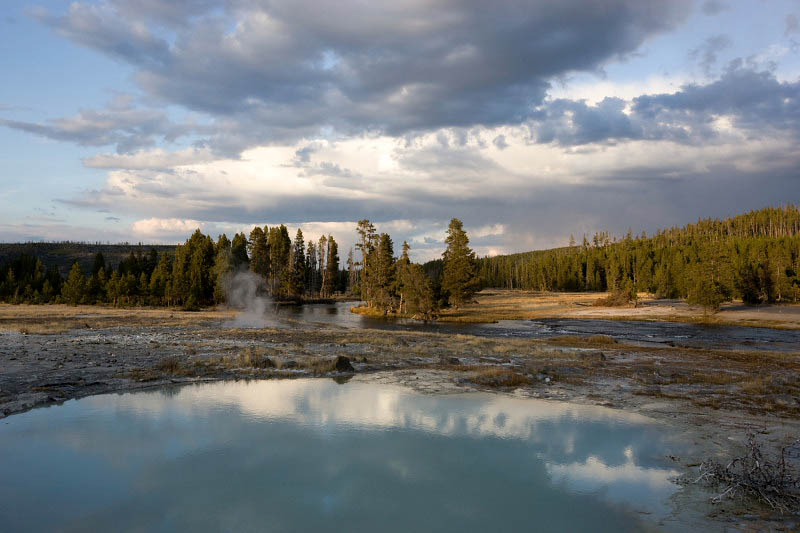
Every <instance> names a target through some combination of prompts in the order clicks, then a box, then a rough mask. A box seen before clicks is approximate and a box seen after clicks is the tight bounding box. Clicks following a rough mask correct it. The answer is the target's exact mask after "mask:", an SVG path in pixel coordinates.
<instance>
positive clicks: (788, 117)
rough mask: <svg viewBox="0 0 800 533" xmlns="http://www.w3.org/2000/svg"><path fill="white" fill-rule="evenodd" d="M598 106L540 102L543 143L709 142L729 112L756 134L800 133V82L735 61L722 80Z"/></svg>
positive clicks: (536, 129) (534, 122)
mask: <svg viewBox="0 0 800 533" xmlns="http://www.w3.org/2000/svg"><path fill="white" fill-rule="evenodd" d="M625 107H626V102H624V101H623V100H620V99H618V98H605V99H603V100H602V101H600V102H599V103H598V104H597V105H589V104H587V103H586V102H583V101H574V100H565V99H559V100H554V101H552V102H549V103H547V104H545V105H543V106H540V107H539V108H538V109H537V110H536V112H535V113H534V114H533V116H532V118H531V120H530V121H529V126H530V129H531V132H532V138H533V139H534V140H535V142H538V143H556V144H559V145H562V146H580V145H584V144H589V143H608V142H610V143H613V142H617V141H624V140H671V141H675V142H680V143H694V142H698V141H709V140H713V139H714V138H715V137H718V136H719V132H718V131H717V130H716V129H715V128H714V123H713V122H714V120H715V119H716V118H718V117H720V116H725V117H729V118H730V119H731V121H732V123H733V124H734V126H736V127H737V128H741V129H743V130H746V131H747V132H748V133H749V134H750V135H752V136H764V135H767V134H770V133H774V132H775V131H782V132H786V133H789V134H792V135H798V134H800V81H796V82H781V81H779V80H778V79H777V78H776V77H775V75H774V74H773V73H771V72H768V71H757V70H754V69H753V68H749V67H746V66H743V64H742V62H741V61H735V62H733V63H732V64H730V65H729V66H728V68H727V70H726V72H725V73H724V74H723V75H722V76H721V77H720V78H719V79H717V80H716V81H714V82H712V83H709V84H706V85H697V84H688V85H685V86H683V87H682V88H681V89H680V90H679V91H677V92H675V93H670V94H666V93H665V94H653V95H644V96H639V97H637V98H634V99H633V100H632V101H631V105H630V109H628V110H627V112H625Z"/></svg>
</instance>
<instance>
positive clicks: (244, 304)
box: [225, 270, 276, 328]
mask: <svg viewBox="0 0 800 533" xmlns="http://www.w3.org/2000/svg"><path fill="white" fill-rule="evenodd" d="M227 296H228V305H229V306H231V307H233V308H234V309H236V310H238V311H239V314H238V315H237V316H236V318H235V319H233V320H231V321H230V322H227V323H226V324H225V326H226V327H229V328H265V327H267V326H274V325H276V319H275V318H276V317H275V313H274V312H273V306H272V298H270V297H269V296H268V295H267V287H266V285H265V284H264V280H263V279H262V278H261V276H259V275H257V274H254V273H253V272H250V271H247V270H246V271H242V272H236V273H235V274H231V275H230V277H229V278H228V283H227Z"/></svg>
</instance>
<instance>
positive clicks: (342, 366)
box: [334, 355, 356, 372]
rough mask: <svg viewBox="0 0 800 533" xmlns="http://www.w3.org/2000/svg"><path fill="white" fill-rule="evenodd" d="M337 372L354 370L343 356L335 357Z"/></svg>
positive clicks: (348, 360)
mask: <svg viewBox="0 0 800 533" xmlns="http://www.w3.org/2000/svg"><path fill="white" fill-rule="evenodd" d="M334 368H336V371H337V372H355V371H356V369H355V368H353V365H352V364H350V359H349V358H347V357H345V356H344V355H339V356H336V363H335V364H334Z"/></svg>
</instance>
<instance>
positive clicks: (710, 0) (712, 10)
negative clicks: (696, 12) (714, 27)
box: [700, 0, 730, 16]
mask: <svg viewBox="0 0 800 533" xmlns="http://www.w3.org/2000/svg"><path fill="white" fill-rule="evenodd" d="M700 9H701V10H702V11H703V13H704V14H706V15H709V16H714V15H719V14H720V13H722V12H723V11H726V10H728V9H730V6H729V5H728V4H727V3H726V2H722V1H721V0H705V2H703V4H702V5H701V6H700Z"/></svg>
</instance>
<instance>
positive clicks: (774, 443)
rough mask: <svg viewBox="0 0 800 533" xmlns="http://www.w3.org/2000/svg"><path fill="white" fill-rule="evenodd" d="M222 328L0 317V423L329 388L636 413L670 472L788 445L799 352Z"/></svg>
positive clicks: (797, 409) (768, 515) (724, 519)
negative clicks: (668, 430) (99, 406)
mask: <svg viewBox="0 0 800 533" xmlns="http://www.w3.org/2000/svg"><path fill="white" fill-rule="evenodd" d="M491 297H492V296H491V295H483V296H482V297H481V298H487V299H488V298H491ZM503 297H504V298H505V299H506V303H504V304H503V305H509V304H508V303H507V302H508V295H503ZM560 297H564V296H563V295H562V296H560ZM514 298H517V297H516V296H515V297H514ZM519 298H522V299H524V295H521V296H519ZM550 298H552V300H551V301H552V304H542V305H553V306H557V305H564V304H563V302H562V303H561V304H559V303H558V301H557V300H556V297H555V296H553V297H550ZM565 298H566V299H567V300H569V299H570V298H572V297H571V296H566V297H565ZM566 305H567V306H570V305H572V303H568V304H566ZM578 310H580V309H578ZM592 311H594V309H592ZM526 312H527V311H526ZM530 312H533V311H530ZM536 312H539V311H536ZM732 312H735V310H732ZM233 316H234V313H232V312H230V311H225V310H212V311H205V312H200V313H189V312H182V311H175V310H164V309H156V310H151V309H129V310H120V309H110V308H103V307H68V306H0V418H3V417H5V416H9V415H12V414H14V413H19V412H22V411H25V410H27V409H30V408H33V407H37V406H43V405H48V404H54V403H60V402H63V401H66V400H68V399H71V398H79V397H83V396H88V395H92V394H99V393H106V392H113V391H123V390H135V389H140V388H145V387H154V386H161V385H164V384H169V383H187V382H194V381H200V380H224V379H277V378H293V377H299V376H304V377H308V376H328V377H335V378H337V379H355V380H359V381H362V380H367V381H373V382H385V383H393V384H400V385H405V386H408V387H412V388H414V389H416V390H419V391H422V392H426V393H441V392H456V391H465V392H466V391H473V390H489V391H495V392H497V393H500V394H514V395H521V396H525V397H536V398H551V399H558V400H566V401H572V402H578V403H587V404H597V405H603V406H608V407H613V408H618V409H624V410H627V411H633V412H638V413H641V414H643V415H646V416H650V417H653V418H657V419H662V420H665V421H667V422H669V423H670V424H672V425H673V426H674V427H675V428H676V431H681V432H684V433H685V435H686V441H687V442H690V443H692V444H693V448H692V451H691V453H690V454H689V455H688V456H687V457H681V458H674V460H675V462H676V465H677V466H678V467H681V468H683V469H684V471H685V472H687V474H688V475H691V473H692V472H693V469H696V467H697V466H698V465H699V464H700V463H701V462H702V461H703V460H704V459H706V458H707V457H710V456H712V457H718V458H724V457H732V456H735V455H737V454H738V453H739V452H740V451H741V447H742V446H743V444H744V442H745V440H746V436H747V433H748V431H757V432H758V434H759V436H760V438H761V439H762V440H763V441H764V443H765V444H766V445H767V447H768V449H772V450H777V449H778V448H779V447H780V446H783V445H785V444H787V443H789V442H791V441H792V440H794V439H795V438H797V437H799V436H800V353H786V352H781V353H776V352H766V351H758V352H749V351H739V350H713V349H691V348H680V347H672V346H658V347H642V346H634V345H628V344H623V343H618V342H616V341H615V340H614V339H611V338H608V337H602V336H595V337H569V338H555V339H549V340H540V339H497V338H482V337H474V336H469V335H445V334H436V333H420V332H407V331H377V330H344V329H322V328H319V327H316V326H312V325H304V324H297V325H296V327H293V328H288V329H229V328H224V327H222V324H224V323H226V322H228V321H230V319H231V318H232V317H233ZM547 316H553V315H552V314H547ZM799 350H800V348H799ZM338 356H343V357H346V358H348V360H349V361H350V363H351V364H352V367H353V369H354V371H355V372H354V374H355V376H354V377H351V376H353V373H351V372H340V371H338V370H336V368H337V366H338V364H339V363H337V361H336V358H337V357H338ZM798 452H800V450H798ZM713 512H714V513H716V514H717V516H716V518H717V519H718V520H719V521H720V523H721V524H726V526H725V527H728V526H731V527H739V526H740V525H741V524H746V528H751V527H752V526H754V525H755V526H756V527H755V529H758V528H760V527H766V528H778V529H780V528H784V529H786V528H792V527H796V526H797V521H798V520H800V519H797V518H796V517H792V516H780V515H777V514H775V513H774V512H770V510H768V509H763V508H762V507H759V506H757V505H755V504H752V505H750V504H736V505H733V504H726V505H721V506H716V507H714V509H713ZM743 516H744V517H745V518H742V517H743ZM742 520H744V522H742ZM743 527H744V526H743Z"/></svg>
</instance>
